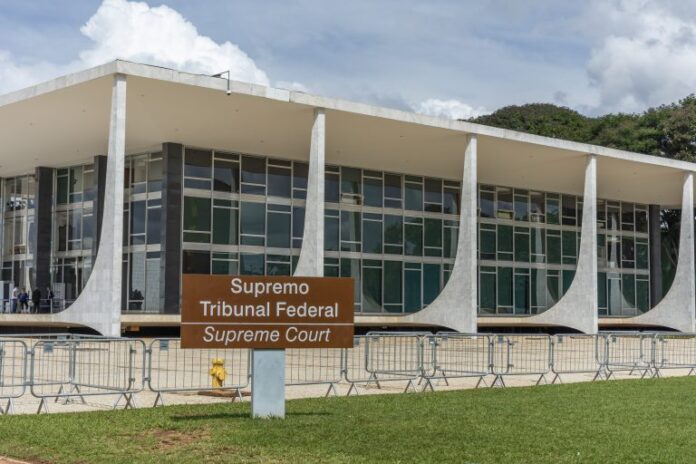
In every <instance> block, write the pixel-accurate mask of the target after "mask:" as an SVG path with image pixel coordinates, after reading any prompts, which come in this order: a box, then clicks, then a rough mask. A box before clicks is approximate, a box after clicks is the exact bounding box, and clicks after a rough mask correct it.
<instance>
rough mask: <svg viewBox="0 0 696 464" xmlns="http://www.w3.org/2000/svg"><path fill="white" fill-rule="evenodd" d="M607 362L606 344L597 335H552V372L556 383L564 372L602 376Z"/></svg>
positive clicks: (596, 377)
mask: <svg viewBox="0 0 696 464" xmlns="http://www.w3.org/2000/svg"><path fill="white" fill-rule="evenodd" d="M605 362H606V349H605V346H604V344H602V343H597V336H596V335H583V334H562V335H552V336H551V372H552V373H553V380H551V383H552V384H554V383H556V381H559V382H561V383H562V379H561V375H563V374H594V378H593V379H592V380H593V381H594V380H596V379H598V378H600V377H601V375H602V372H603V369H604V366H605Z"/></svg>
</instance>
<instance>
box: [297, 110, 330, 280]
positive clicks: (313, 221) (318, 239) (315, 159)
mask: <svg viewBox="0 0 696 464" xmlns="http://www.w3.org/2000/svg"><path fill="white" fill-rule="evenodd" d="M310 143H311V144H310V148H309V172H308V175H307V200H306V202H305V220H304V232H303V234H302V248H301V249H300V258H299V260H298V261H297V267H296V268H295V273H294V275H296V276H305V277H321V276H323V275H324V164H325V161H324V160H325V148H326V114H325V112H324V110H323V109H321V108H318V109H316V110H314V124H312V138H311V142H310Z"/></svg>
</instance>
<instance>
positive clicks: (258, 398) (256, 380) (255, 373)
mask: <svg viewBox="0 0 696 464" xmlns="http://www.w3.org/2000/svg"><path fill="white" fill-rule="evenodd" d="M251 372H252V374H251V417H254V418H262V419H269V418H281V419H282V418H284V417H285V350H253V351H252V353H251Z"/></svg>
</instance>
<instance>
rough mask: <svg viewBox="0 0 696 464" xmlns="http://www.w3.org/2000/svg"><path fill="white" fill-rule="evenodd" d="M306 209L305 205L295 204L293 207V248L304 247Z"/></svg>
mask: <svg viewBox="0 0 696 464" xmlns="http://www.w3.org/2000/svg"><path fill="white" fill-rule="evenodd" d="M304 223H305V209H304V207H303V206H293V208H292V238H293V243H292V247H293V248H301V247H302V236H303V235H304Z"/></svg>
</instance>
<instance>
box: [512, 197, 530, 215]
mask: <svg viewBox="0 0 696 464" xmlns="http://www.w3.org/2000/svg"><path fill="white" fill-rule="evenodd" d="M527 220H529V200H528V198H527V196H526V195H517V194H516V195H515V221H527Z"/></svg>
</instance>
